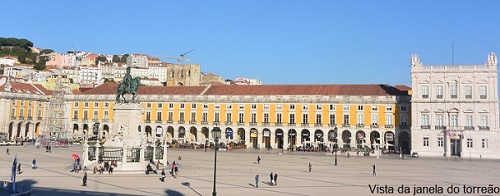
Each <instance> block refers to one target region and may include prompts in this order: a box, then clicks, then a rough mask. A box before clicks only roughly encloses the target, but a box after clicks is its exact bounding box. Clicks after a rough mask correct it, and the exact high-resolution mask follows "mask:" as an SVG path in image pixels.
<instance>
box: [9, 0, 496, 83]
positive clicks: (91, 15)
mask: <svg viewBox="0 0 500 196" xmlns="http://www.w3.org/2000/svg"><path fill="white" fill-rule="evenodd" d="M1 4H2V5H1V7H3V9H2V15H3V19H2V23H1V24H0V26H1V28H0V37H16V38H26V39H29V40H31V41H32V42H33V43H34V44H35V46H36V47H40V48H50V49H53V50H55V51H57V52H66V51H68V50H71V49H75V50H80V51H86V52H94V53H103V54H122V53H144V54H150V55H153V54H154V55H164V56H178V55H179V54H182V53H184V52H186V51H189V50H191V49H195V50H194V51H193V52H191V53H189V54H188V55H186V57H188V58H189V59H190V61H189V62H191V63H197V64H200V65H201V70H202V72H212V73H215V74H218V75H221V76H222V77H223V78H225V79H234V78H236V77H247V78H256V79H260V80H262V81H263V82H264V84H371V83H383V84H391V85H395V84H405V85H411V83H410V67H409V60H410V55H411V54H412V53H416V54H418V55H419V56H420V60H421V61H422V62H423V63H424V65H441V64H451V62H452V52H451V51H452V43H453V45H454V55H453V57H454V58H453V59H454V63H455V64H482V63H484V62H485V61H486V58H487V54H488V53H489V52H496V53H497V54H498V55H500V26H499V24H500V23H499V22H500V14H499V8H500V1H487V0H486V1H461V0H453V1H452V0H443V1H431V0H427V1H385V0H380V1H378V0H377V1H333V0H324V1H323V0H317V1H298V0H287V1H285V0H276V1H269V0H252V1H243V0H241V1H230V0H214V1H201V0H200V1H168V0H148V1H131V0H122V1H112V0H106V1H97V0H87V1H60V0H59V1H55V0H45V1H38V0H28V1H22V3H21V2H20V1H5V2H2V3H1ZM164 61H167V62H174V61H172V60H168V59H164Z"/></svg>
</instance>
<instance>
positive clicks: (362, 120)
mask: <svg viewBox="0 0 500 196" xmlns="http://www.w3.org/2000/svg"><path fill="white" fill-rule="evenodd" d="M363 117H364V116H363V114H358V119H357V123H356V124H357V125H362V124H363V122H364V119H363Z"/></svg>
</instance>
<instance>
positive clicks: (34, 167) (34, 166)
mask: <svg viewBox="0 0 500 196" xmlns="http://www.w3.org/2000/svg"><path fill="white" fill-rule="evenodd" d="M36 168H37V166H36V159H33V161H32V162H31V169H36Z"/></svg>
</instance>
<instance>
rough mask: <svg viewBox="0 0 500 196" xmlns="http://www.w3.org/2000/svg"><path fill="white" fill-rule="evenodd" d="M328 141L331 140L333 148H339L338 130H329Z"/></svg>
mask: <svg viewBox="0 0 500 196" xmlns="http://www.w3.org/2000/svg"><path fill="white" fill-rule="evenodd" d="M328 141H330V148H332V149H333V150H337V149H338V144H337V142H338V141H337V130H335V129H334V130H330V131H328Z"/></svg>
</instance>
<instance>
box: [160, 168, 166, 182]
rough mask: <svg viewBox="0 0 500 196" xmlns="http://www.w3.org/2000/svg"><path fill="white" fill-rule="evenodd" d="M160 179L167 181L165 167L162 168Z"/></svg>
mask: <svg viewBox="0 0 500 196" xmlns="http://www.w3.org/2000/svg"><path fill="white" fill-rule="evenodd" d="M160 181H161V182H165V169H162V170H161V178H160Z"/></svg>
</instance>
